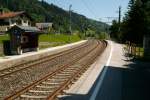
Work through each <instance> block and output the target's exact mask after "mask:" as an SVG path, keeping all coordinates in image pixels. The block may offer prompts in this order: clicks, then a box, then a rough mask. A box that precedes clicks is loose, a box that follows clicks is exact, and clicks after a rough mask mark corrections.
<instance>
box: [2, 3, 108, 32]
mask: <svg viewBox="0 0 150 100" xmlns="http://www.w3.org/2000/svg"><path fill="white" fill-rule="evenodd" d="M0 7H3V8H7V9H9V10H10V11H21V10H24V11H26V12H28V13H29V15H31V17H32V18H33V19H34V21H35V22H53V25H54V26H53V28H54V29H53V31H54V32H59V33H68V32H69V25H70V24H69V12H68V11H65V10H63V9H62V8H59V7H57V6H55V5H53V4H48V3H47V2H45V1H44V0H42V1H39V0H0ZM107 26H108V25H107ZM89 29H90V30H92V31H94V32H95V33H100V32H103V31H105V28H104V23H102V22H98V21H95V20H92V19H89V18H87V17H85V16H83V15H80V14H77V13H75V12H72V30H73V32H74V31H78V32H79V33H85V32H86V31H87V30H89Z"/></svg>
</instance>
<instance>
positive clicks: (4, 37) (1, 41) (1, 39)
mask: <svg viewBox="0 0 150 100" xmlns="http://www.w3.org/2000/svg"><path fill="white" fill-rule="evenodd" d="M4 40H9V35H8V34H6V35H0V44H2V43H3V41H4Z"/></svg>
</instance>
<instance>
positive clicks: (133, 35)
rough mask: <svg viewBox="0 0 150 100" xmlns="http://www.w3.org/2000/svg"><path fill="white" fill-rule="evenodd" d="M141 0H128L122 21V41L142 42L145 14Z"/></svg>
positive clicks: (145, 26)
mask: <svg viewBox="0 0 150 100" xmlns="http://www.w3.org/2000/svg"><path fill="white" fill-rule="evenodd" d="M145 4H147V2H145V1H144V2H143V0H130V2H129V6H128V12H127V13H126V15H125V17H124V19H123V23H122V33H123V34H122V35H123V38H122V40H123V41H126V40H128V41H131V42H133V43H137V44H139V43H140V44H142V42H143V35H144V34H146V33H147V24H148V23H147V21H146V20H147V15H146V10H145V6H144V5H145Z"/></svg>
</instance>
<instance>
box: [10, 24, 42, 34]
mask: <svg viewBox="0 0 150 100" xmlns="http://www.w3.org/2000/svg"><path fill="white" fill-rule="evenodd" d="M12 29H20V30H21V31H24V32H33V33H41V30H40V29H38V28H36V27H31V26H19V25H15V26H13V27H12V28H11V29H10V30H9V31H11V30H12Z"/></svg>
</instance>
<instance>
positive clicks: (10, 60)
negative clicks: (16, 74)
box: [0, 40, 87, 70]
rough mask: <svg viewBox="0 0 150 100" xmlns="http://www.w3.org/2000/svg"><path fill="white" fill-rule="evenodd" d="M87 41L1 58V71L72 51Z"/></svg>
mask: <svg viewBox="0 0 150 100" xmlns="http://www.w3.org/2000/svg"><path fill="white" fill-rule="evenodd" d="M86 41H87V40H82V41H78V42H75V43H70V44H66V45H63V46H57V47H51V48H47V49H42V50H39V51H35V52H27V53H23V54H22V55H13V56H5V57H0V70H3V69H5V68H9V67H11V66H14V65H17V64H20V63H25V62H28V61H32V60H36V59H38V58H40V57H44V56H48V55H52V54H56V53H59V52H62V51H65V50H68V49H71V48H73V47H76V46H79V45H81V44H83V43H85V42H86Z"/></svg>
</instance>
